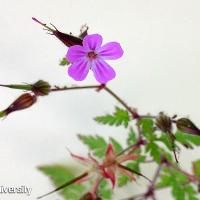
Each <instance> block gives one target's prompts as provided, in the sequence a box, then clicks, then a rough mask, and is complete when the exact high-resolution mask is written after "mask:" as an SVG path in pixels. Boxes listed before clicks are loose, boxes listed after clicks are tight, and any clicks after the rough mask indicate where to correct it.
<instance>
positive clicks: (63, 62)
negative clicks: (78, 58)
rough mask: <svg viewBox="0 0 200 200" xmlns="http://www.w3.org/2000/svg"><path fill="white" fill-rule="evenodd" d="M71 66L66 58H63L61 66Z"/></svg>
mask: <svg viewBox="0 0 200 200" xmlns="http://www.w3.org/2000/svg"><path fill="white" fill-rule="evenodd" d="M69 64H70V62H69V61H68V60H67V59H66V58H63V59H62V60H61V61H60V63H59V65H61V66H65V65H69Z"/></svg>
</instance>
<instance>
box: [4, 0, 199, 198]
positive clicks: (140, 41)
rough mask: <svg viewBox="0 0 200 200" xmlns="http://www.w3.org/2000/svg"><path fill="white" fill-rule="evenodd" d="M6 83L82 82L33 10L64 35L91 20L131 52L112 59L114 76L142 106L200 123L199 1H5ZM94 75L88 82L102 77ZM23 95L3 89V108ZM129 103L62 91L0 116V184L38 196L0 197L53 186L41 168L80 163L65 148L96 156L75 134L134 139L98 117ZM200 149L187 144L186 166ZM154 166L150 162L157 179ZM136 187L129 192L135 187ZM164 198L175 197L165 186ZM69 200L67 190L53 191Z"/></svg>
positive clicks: (92, 28)
mask: <svg viewBox="0 0 200 200" xmlns="http://www.w3.org/2000/svg"><path fill="white" fill-rule="evenodd" d="M0 5H1V6H0V27H1V32H0V83H1V84H9V83H24V82H25V83H33V82H35V81H37V80H39V79H43V80H46V81H49V83H51V84H52V85H54V84H56V85H60V86H62V85H72V84H79V83H77V82H75V81H73V80H72V79H71V78H70V77H69V76H67V69H66V67H61V66H59V61H60V60H61V59H62V58H63V57H64V55H65V54H66V52H67V48H66V47H65V46H64V45H63V44H62V43H61V42H60V41H58V40H57V39H56V38H54V37H53V36H51V35H47V34H45V31H43V30H42V27H40V26H39V25H38V24H36V23H34V22H33V21H32V20H31V17H32V16H35V17H37V18H38V19H41V20H42V21H44V22H47V23H48V22H51V23H53V24H54V25H55V26H57V27H58V28H59V30H61V31H63V32H68V33H69V32H72V33H73V34H75V35H78V34H79V29H80V26H81V25H83V24H85V23H87V25H88V26H89V33H99V34H101V35H103V37H104V42H109V41H118V42H120V43H121V45H122V47H123V48H124V51H125V54H124V56H123V58H122V59H120V60H118V61H112V62H110V64H111V65H112V66H114V68H115V70H116V73H117V77H116V79H115V80H113V81H112V82H110V83H109V87H110V88H112V89H113V90H114V91H115V92H116V93H117V94H118V95H119V96H121V97H122V98H123V99H124V100H125V101H126V102H127V103H128V104H130V105H131V106H133V107H136V108H138V111H139V113H142V114H146V113H151V114H157V113H158V112H159V111H165V112H166V113H168V114H169V115H173V114H178V115H179V116H185V117H190V118H191V119H193V121H194V122H195V123H196V124H197V125H200V113H199V102H200V94H199V91H200V84H199V80H200V79H199V76H200V67H199V66H200V56H199V53H200V52H199V46H200V37H199V35H200V27H199V21H200V13H199V8H200V1H199V0H190V1H188V0H168V1H165V0H124V1H120V0H109V1H108V0H57V1H47V0H42V1H41V0H34V1H27V0H15V1H13V0H0ZM95 83H96V82H95V79H94V77H93V76H92V73H90V75H89V76H88V77H87V79H86V80H85V81H83V82H81V83H80V85H85V84H95ZM20 94H21V92H20V91H17V90H10V89H5V88H0V97H1V98H0V110H3V109H5V108H6V107H7V106H8V105H9V104H10V103H11V102H12V101H13V100H14V99H16V98H17V97H18V96H19V95H20ZM115 105H118V106H120V105H119V104H118V103H117V102H116V100H114V99H113V98H112V97H110V96H109V95H108V94H107V93H105V92H103V91H102V92H100V93H96V92H93V91H92V90H84V91H67V92H59V93H54V94H51V95H49V96H48V97H42V98H40V99H39V101H38V102H37V104H36V105H34V106H33V107H31V108H30V109H28V110H25V111H21V112H15V113H13V114H11V115H10V116H8V117H7V118H6V119H4V120H1V121H0V148H1V150H0V158H1V169H0V177H1V180H0V185H4V186H6V185H7V186H21V185H26V186H28V187H32V188H33V191H32V194H31V196H29V197H27V196H25V195H1V196H0V199H3V200H8V199H9V200H10V199H12V200H13V199H15V200H27V199H28V200H29V199H30V200H32V199H35V198H36V197H37V196H38V195H41V194H44V193H46V192H48V191H50V190H51V189H53V186H52V185H51V183H50V181H49V179H48V178H47V177H46V176H45V175H43V174H42V173H40V172H39V171H38V170H37V169H36V167H37V166H40V165H43V164H51V163H62V162H64V163H68V162H72V159H71V158H70V155H69V154H68V152H67V151H66V147H68V148H69V149H70V150H71V151H73V152H74V153H79V152H81V153H82V154H83V155H84V154H86V153H87V149H86V147H85V146H83V145H81V143H80V142H79V141H78V139H77V137H76V134H77V133H83V134H100V135H103V136H105V138H109V136H113V137H116V138H117V139H119V140H121V141H123V142H124V144H125V139H126V135H125V134H126V131H124V129H120V128H110V127H108V126H100V125H97V124H96V123H95V122H94V121H93V118H94V117H95V116H97V115H102V114H106V113H109V112H113V110H114V106H115ZM199 155H200V150H199V149H196V150H192V151H190V150H183V151H182V152H181V154H180V155H179V160H180V165H181V166H182V167H184V168H185V169H186V170H191V161H192V160H195V159H197V158H199ZM153 172H154V171H153V168H152V170H150V167H149V166H148V167H147V168H146V169H145V168H144V174H145V175H148V176H149V177H151V176H152V175H153ZM146 184H147V182H145V181H144V182H142V183H136V184H135V187H134V189H133V187H127V188H125V189H123V190H117V191H116V192H115V197H114V199H116V200H118V199H120V198H125V197H127V196H129V194H134V193H137V192H139V191H140V190H141V187H144V186H145V185H146ZM122 191H123V192H122ZM129 192H130V193H129ZM157 195H158V197H159V198H158V199H162V200H169V199H172V197H171V195H170V191H160V192H159V193H158V194H157ZM47 199H49V200H55V199H56V200H61V197H60V196H59V195H58V194H53V195H51V196H49V197H47Z"/></svg>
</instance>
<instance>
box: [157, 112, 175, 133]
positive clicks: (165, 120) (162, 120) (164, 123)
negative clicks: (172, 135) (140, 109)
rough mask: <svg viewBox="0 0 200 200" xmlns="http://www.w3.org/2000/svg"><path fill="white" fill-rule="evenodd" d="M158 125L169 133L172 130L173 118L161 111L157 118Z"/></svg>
mask: <svg viewBox="0 0 200 200" xmlns="http://www.w3.org/2000/svg"><path fill="white" fill-rule="evenodd" d="M156 126H157V127H158V128H159V129H160V130H161V131H163V132H165V133H169V132H171V131H172V122H171V119H170V117H168V116H167V115H165V114H164V113H160V114H159V116H158V117H157V118H156Z"/></svg>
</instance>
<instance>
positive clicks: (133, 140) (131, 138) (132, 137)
mask: <svg viewBox="0 0 200 200" xmlns="http://www.w3.org/2000/svg"><path fill="white" fill-rule="evenodd" d="M136 142H137V138H136V133H135V131H134V130H133V129H132V128H131V129H130V131H129V134H128V139H127V145H128V146H130V145H132V144H135V143H136Z"/></svg>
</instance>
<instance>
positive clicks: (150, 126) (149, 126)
mask: <svg viewBox="0 0 200 200" xmlns="http://www.w3.org/2000/svg"><path fill="white" fill-rule="evenodd" d="M139 125H140V126H141V132H142V134H143V135H144V137H146V138H147V139H148V140H149V141H154V140H155V139H156V135H155V133H154V122H153V120H152V119H141V120H139Z"/></svg>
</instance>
